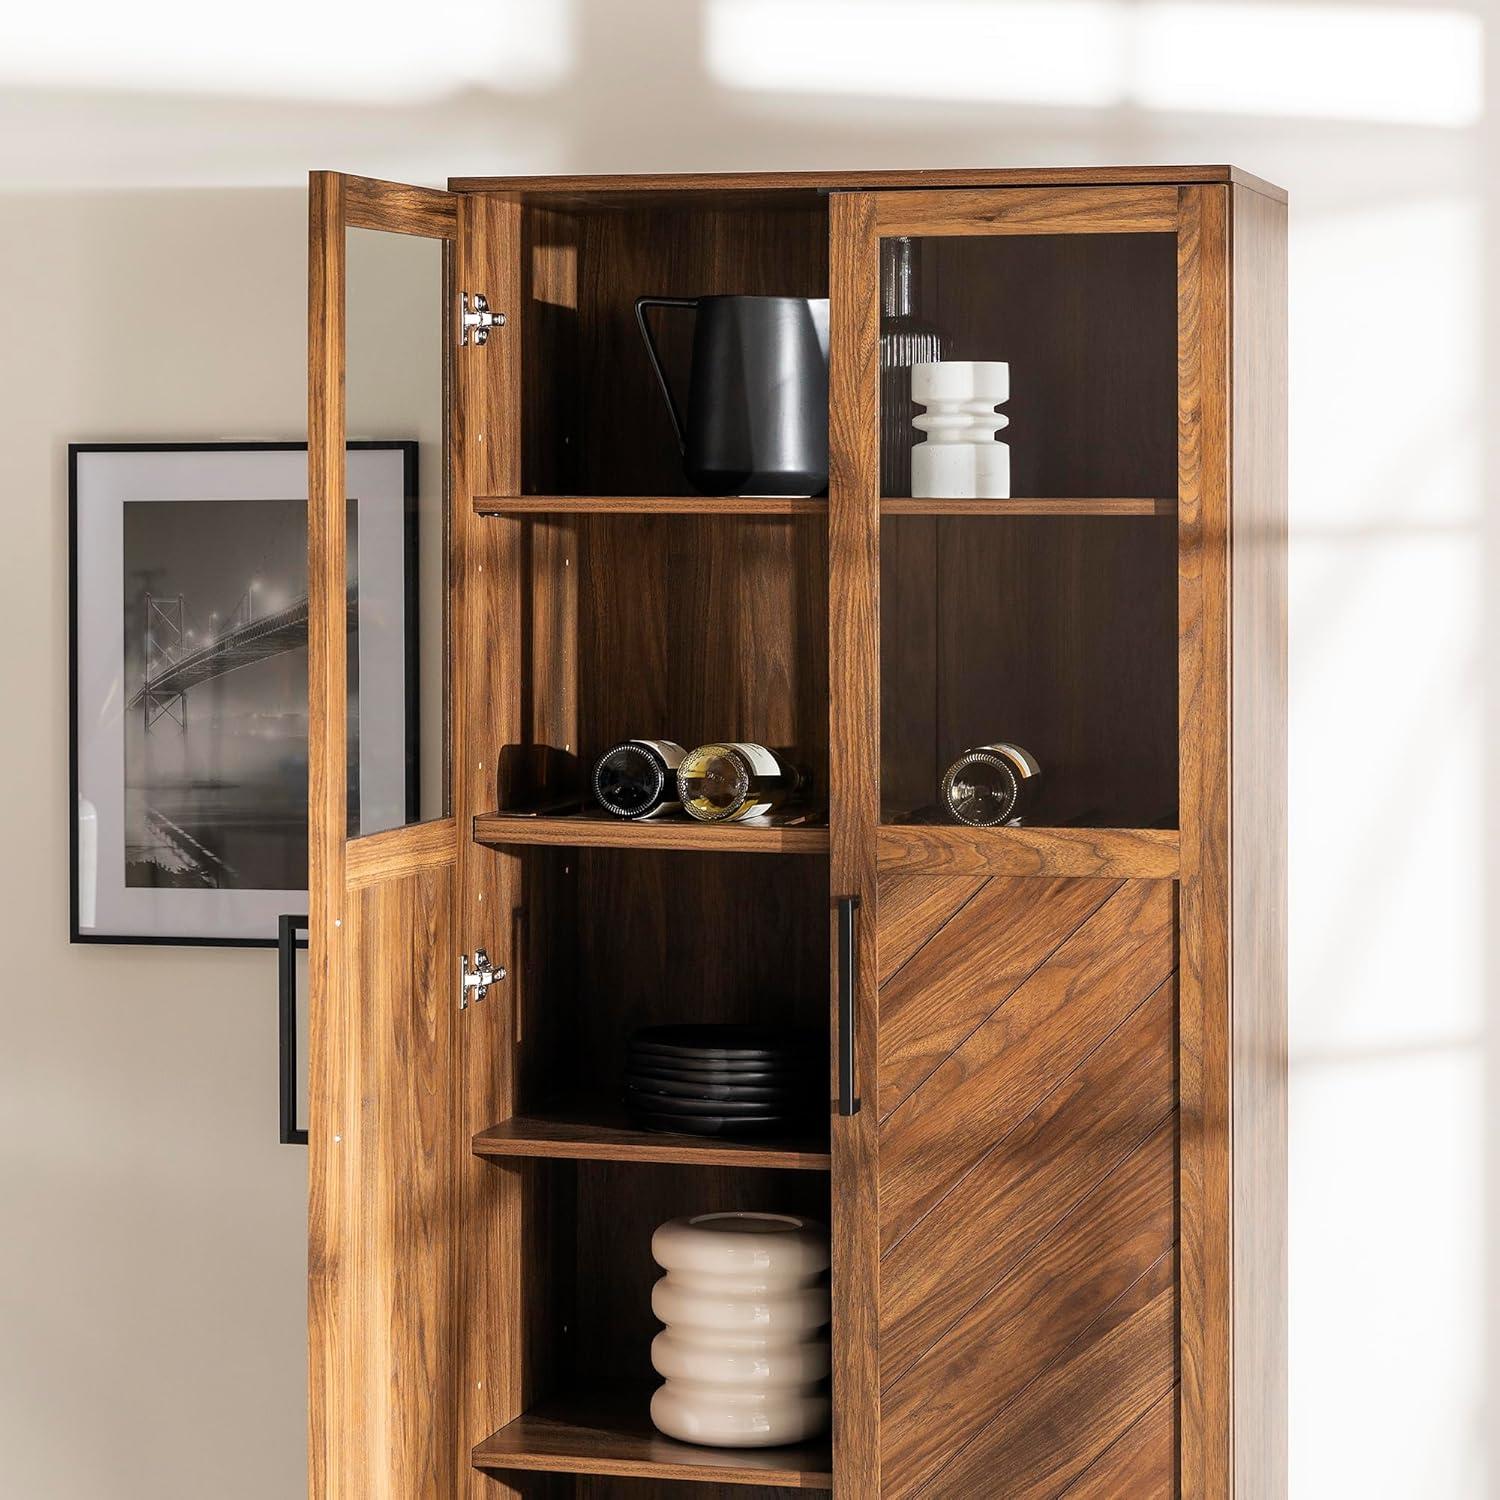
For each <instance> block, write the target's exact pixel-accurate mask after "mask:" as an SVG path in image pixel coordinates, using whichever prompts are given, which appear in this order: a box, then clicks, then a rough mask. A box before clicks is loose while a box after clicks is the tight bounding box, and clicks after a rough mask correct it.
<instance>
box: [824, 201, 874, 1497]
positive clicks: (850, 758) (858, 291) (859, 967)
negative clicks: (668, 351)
mask: <svg viewBox="0 0 1500 1500" xmlns="http://www.w3.org/2000/svg"><path fill="white" fill-rule="evenodd" d="M828 244H829V249H828V254H829V286H830V291H831V294H832V296H831V309H830V315H829V410H828V449H829V490H828V552H829V572H828V656H829V709H828V723H829V741H830V743H831V744H832V745H835V746H837V747H838V753H837V754H836V755H833V756H831V757H830V761H829V823H830V830H831V834H832V846H831V847H832V858H831V869H830V876H831V882H832V886H831V895H832V897H833V898H834V899H835V900H837V899H840V898H843V897H847V896H853V897H856V898H858V900H859V903H860V907H859V912H858V918H857V927H856V933H857V947H856V952H855V963H854V973H855V983H856V1017H855V1020H856V1027H855V1039H854V1043H853V1045H854V1051H855V1085H856V1089H864V1090H866V1091H868V1089H869V1087H870V1082H871V1080H873V1079H874V1077H875V1062H876V1051H875V1042H876V1035H877V1015H878V1012H877V1002H876V980H877V974H878V971H877V968H876V949H875V934H876V931H877V930H878V927H879V922H880V914H879V890H878V886H877V881H876V864H875V838H876V830H877V829H878V827H879V823H880V510H879V506H880V426H879V415H880V297H879V291H880V276H879V256H880V242H879V238H878V235H877V232H876V227H875V200H874V197H873V195H870V194H863V193H849V194H840V195H838V196H836V197H835V198H834V199H833V200H832V202H831V203H830V205H829V241H828ZM829 964H830V968H829V983H828V995H829V1015H830V1030H831V1034H832V1035H833V1036H834V1037H837V1036H838V1026H839V1021H838V964H837V956H836V954H835V953H834V952H833V951H832V948H831V946H830V952H829ZM830 1083H831V1085H833V1084H834V1080H833V1079H832V1078H831V1079H830ZM876 1144H877V1122H876V1118H875V1111H874V1110H873V1109H872V1108H869V1107H864V1108H861V1109H860V1110H859V1111H858V1112H857V1113H856V1114H853V1115H848V1116H844V1115H835V1116H834V1119H833V1128H832V1153H833V1181H834V1182H835V1183H836V1184H837V1191H836V1192H835V1194H834V1200H833V1210H834V1212H833V1221H832V1227H833V1235H832V1246H833V1269H832V1278H833V1281H832V1284H833V1294H834V1305H833V1409H834V1415H833V1462H834V1473H835V1476H836V1481H837V1489H838V1491H839V1492H840V1493H841V1494H847V1495H880V1494H881V1493H882V1490H881V1480H880V1462H881V1439H880V1394H879V1392H880V1367H879V1358H880V1318H879V1286H880V1261H879V1247H880V1207H879V1196H878V1194H879V1179H878V1175H877V1166H878V1158H877V1154H876Z"/></svg>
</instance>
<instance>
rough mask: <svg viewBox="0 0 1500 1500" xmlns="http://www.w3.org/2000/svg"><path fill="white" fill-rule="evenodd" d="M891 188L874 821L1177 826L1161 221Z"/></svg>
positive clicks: (1170, 280) (1169, 420)
mask: <svg viewBox="0 0 1500 1500" xmlns="http://www.w3.org/2000/svg"><path fill="white" fill-rule="evenodd" d="M1149 191H1151V192H1156V191H1159V190H1149ZM906 196H909V195H900V194H891V195H884V196H883V197H882V199H881V201H882V203H885V202H887V201H888V200H895V201H894V202H893V203H892V205H891V208H890V212H889V214H887V215H885V222H882V223H881V225H880V227H879V228H880V232H879V276H880V289H879V290H880V390H879V414H878V424H879V444H880V460H879V466H880V496H881V503H880V688H881V691H880V708H881V712H880V747H881V751H880V801H881V821H882V822H884V823H910V822H916V823H953V822H958V823H975V824H979V825H982V826H983V825H1004V824H1009V823H1013V822H1016V821H1024V822H1026V823H1031V824H1037V825H1041V826H1053V825H1058V826H1068V825H1074V826H1093V827H1143V828H1169V827H1173V826H1175V820H1176V800H1177V792H1176V780H1177V759H1176V742H1177V696H1176V672H1177V644H1176V643H1177V559H1176V521H1175V515H1176V494H1177V318H1176V301H1177V244H1176V235H1175V232H1174V229H1175V225H1174V224H1173V223H1170V222H1168V221H1167V219H1166V216H1165V214H1163V215H1162V216H1160V219H1159V220H1158V219H1156V218H1152V217H1151V216H1149V215H1142V216H1141V217H1140V218H1139V219H1135V220H1132V219H1129V218H1126V217H1125V216H1123V215H1118V214H1117V215H1116V216H1115V217H1113V218H1110V217H1108V216H1106V217H1105V218H1104V219H1103V220H1102V223H1101V225H1100V227H1098V228H1095V227H1094V226H1093V225H1092V224H1089V223H1086V222H1084V221H1081V220H1080V221H1077V222H1074V223H1072V224H1070V225H1069V226H1068V227H1067V228H1066V230H1064V228H1063V227H1062V224H1061V222H1053V221H1049V220H1047V219H1046V218H1045V217H1041V216H1038V218H1039V222H1037V223H1035V224H1030V223H1023V224H1021V225H1016V224H1012V223H1011V222H1009V221H1008V220H1006V219H1005V218H1004V216H1003V210H1002V214H1001V217H999V218H998V219H996V220H993V221H991V220H988V219H986V218H985V217H984V216H983V215H982V214H981V215H980V217H979V219H978V221H977V222H976V221H971V222H967V223H965V222H963V221H961V220H958V221H955V220H951V219H950V220H948V221H946V222H944V221H943V220H941V219H939V220H938V221H936V222H931V223H924V222H923V211H922V210H921V209H920V208H915V209H914V208H912V207H910V206H908V205H907V204H905V203H904V202H902V201H901V200H902V199H903V198H904V197H906ZM917 196H921V195H917ZM992 196H996V197H1000V198H1002V199H1003V197H1004V195H1003V194H999V195H992ZM1028 196H1034V195H1028ZM959 208H960V210H961V209H962V205H959ZM907 229H910V230H911V231H913V232H909V233H908V232H905V231H906V230H907ZM986 747H1002V748H999V749H987V748H986ZM1004 747H1015V748H1014V749H1010V748H1004ZM965 757H967V760H965ZM960 762H963V764H962V765H960ZM955 767H957V769H955ZM950 773H951V774H950Z"/></svg>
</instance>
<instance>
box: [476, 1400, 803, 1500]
mask: <svg viewBox="0 0 1500 1500" xmlns="http://www.w3.org/2000/svg"><path fill="white" fill-rule="evenodd" d="M651 1390H652V1387H651V1386H650V1385H647V1384H640V1385H627V1386H622V1387H618V1388H608V1389H605V1390H602V1391H591V1392H586V1393H582V1394H578V1395H573V1394H568V1395H565V1396H562V1397H559V1398H556V1399H554V1400H551V1401H546V1402H543V1403H542V1404H541V1405H539V1406H537V1407H535V1408H533V1409H532V1410H531V1411H528V1412H526V1413H524V1414H523V1415H522V1416H519V1417H517V1418H516V1419H515V1421H513V1422H508V1423H507V1424H506V1425H505V1426H504V1427H502V1428H501V1429H500V1430H499V1431H498V1432H496V1433H494V1434H493V1435H492V1436H491V1437H488V1438H486V1439H485V1440H484V1442H482V1443H480V1444H479V1445H478V1447H476V1448H475V1449H474V1453H473V1463H474V1467H475V1468H476V1469H482V1470H485V1471H487V1472H488V1471H498V1472H501V1473H503V1472H506V1471H511V1470H525V1471H529V1472H533V1473H545V1474H596V1475H608V1476H610V1477H613V1478H619V1479H668V1480H684V1481H688V1482H697V1483H700V1484H749V1485H759V1486H762V1487H766V1488H774V1489H787V1490H832V1489H833V1457H832V1451H831V1448H830V1446H829V1444H828V1442H827V1440H826V1439H825V1440H824V1441H822V1442H819V1443H806V1444H798V1445H796V1446H794V1447H787V1448H697V1447H694V1446H693V1445H692V1444H690V1443H679V1442H676V1441H674V1440H673V1439H672V1438H668V1437H663V1436H662V1435H661V1434H660V1433H659V1432H657V1430H656V1429H655V1428H654V1427H653V1426H652V1425H651V1416H650V1403H651Z"/></svg>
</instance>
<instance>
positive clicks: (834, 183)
mask: <svg viewBox="0 0 1500 1500" xmlns="http://www.w3.org/2000/svg"><path fill="white" fill-rule="evenodd" d="M1189 182H1240V183H1244V184H1245V185H1246V186H1248V187H1252V188H1254V189H1255V190H1256V191H1258V192H1262V193H1265V194H1267V195H1269V196H1271V197H1274V198H1277V199H1279V200H1281V201H1285V199H1286V193H1285V191H1284V190H1283V189H1281V188H1279V187H1277V186H1276V185H1275V184H1274V183H1269V182H1266V181H1264V180H1263V179H1262V178H1259V177H1255V176H1253V175H1252V174H1251V173H1249V172H1246V171H1243V170H1242V169H1241V168H1239V167H1233V166H1222V165H1216V166H1140V167H1128V166H1115V167H968V168H962V167H961V168H948V167H937V168H931V167H929V168H922V167H914V168H906V169H904V170H895V171H873V172H872V171H851V172H642V173H627V174H621V175H609V176H605V175H598V174H596V175H592V176H591V175H587V174H583V175H579V176H552V177H548V176H538V177H454V178H451V179H450V180H449V183H448V187H449V189H450V190H451V191H453V192H460V193H474V192H502V193H527V194H535V195H537V196H538V197H542V198H550V199H555V200H566V199H568V198H569V197H573V196H578V195H584V196H587V195H591V194H595V193H603V194H609V195H612V196H618V197H623V198H628V197H632V196H636V195H639V194H656V195H662V196H667V195H676V194H680V193H694V192H697V193H703V192H732V193H766V192H769V191H776V190H783V191H784V190H787V189H793V190H796V189H800V190H802V191H805V192H816V191H819V190H826V191H833V192H838V191H867V192H872V191H875V190H876V189H880V188H964V187H1032V186H1046V185H1055V186H1058V187H1100V186H1105V185H1109V184H1115V185H1124V186H1130V185H1134V184H1148V185H1149V184H1152V183H1164V184H1170V185H1174V186H1175V185H1176V184H1179V183H1189Z"/></svg>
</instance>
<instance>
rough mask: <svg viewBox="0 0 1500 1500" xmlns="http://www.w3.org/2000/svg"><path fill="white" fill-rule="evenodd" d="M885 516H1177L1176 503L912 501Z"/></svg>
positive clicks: (889, 506) (885, 503)
mask: <svg viewBox="0 0 1500 1500" xmlns="http://www.w3.org/2000/svg"><path fill="white" fill-rule="evenodd" d="M880 514H881V515H883V516H1175V515H1176V514H1177V501H1176V500H1175V499H1172V500H1140V499H1112V500H908V499H905V498H894V497H893V498H888V499H885V500H882V501H881V502H880Z"/></svg>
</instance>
